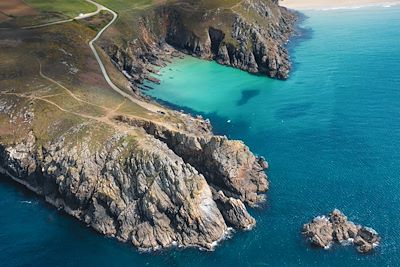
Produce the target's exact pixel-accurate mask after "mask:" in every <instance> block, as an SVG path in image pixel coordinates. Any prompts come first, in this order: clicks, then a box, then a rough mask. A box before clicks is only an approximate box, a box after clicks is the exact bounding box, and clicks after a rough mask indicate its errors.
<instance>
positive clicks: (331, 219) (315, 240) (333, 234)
mask: <svg viewBox="0 0 400 267" xmlns="http://www.w3.org/2000/svg"><path fill="white" fill-rule="evenodd" d="M302 233H303V235H304V236H306V237H307V238H308V239H309V240H310V242H311V244H313V245H315V246H317V247H321V248H325V249H326V248H329V247H330V246H331V244H332V243H339V244H346V243H349V242H350V243H352V244H354V245H355V246H356V247H357V250H358V251H359V252H360V253H367V252H370V251H372V250H373V249H374V248H375V247H377V246H378V245H379V242H380V239H381V238H380V236H379V234H378V233H377V232H376V231H375V230H374V229H372V228H370V227H364V226H361V225H356V224H354V223H353V222H351V221H349V220H348V219H347V217H346V216H345V215H344V214H343V213H342V212H341V211H340V210H338V209H335V210H333V211H332V212H331V213H330V214H329V215H328V216H318V217H315V218H314V219H313V220H312V221H311V222H310V223H307V224H305V225H304V226H303V231H302Z"/></svg>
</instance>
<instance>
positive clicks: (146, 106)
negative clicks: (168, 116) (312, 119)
mask: <svg viewBox="0 0 400 267" xmlns="http://www.w3.org/2000/svg"><path fill="white" fill-rule="evenodd" d="M86 1H87V2H89V3H93V4H97V3H96V2H94V1H92V0H86ZM97 5H99V4H97ZM102 7H103V8H104V10H107V11H108V12H110V13H111V14H112V15H113V19H112V20H111V21H110V22H109V23H108V24H107V25H106V26H104V28H103V29H101V30H100V31H99V32H98V33H97V35H96V36H95V37H94V38H93V39H92V40H91V41H90V42H89V46H90V49H92V52H93V54H94V56H95V58H96V60H97V63H98V64H99V66H100V69H101V72H102V73H103V76H104V79H105V80H106V82H107V83H108V85H109V86H110V87H111V89H113V90H114V91H115V92H117V93H118V94H120V95H121V96H123V97H125V98H127V99H129V100H130V101H132V102H133V103H135V104H137V105H139V106H141V107H142V108H144V109H147V110H149V111H152V112H154V113H158V112H160V111H163V112H166V111H165V110H164V109H162V108H161V107H157V106H155V105H152V104H150V103H146V102H144V101H141V100H139V99H137V98H135V97H134V96H132V95H130V94H128V93H126V92H124V91H123V90H121V89H120V88H118V86H116V85H115V84H114V83H113V82H112V80H111V78H110V76H109V75H108V73H107V70H106V68H105V66H104V64H103V62H102V60H101V58H100V56H99V54H98V53H97V50H96V48H95V46H94V43H95V42H96V41H97V40H98V39H99V38H100V37H101V35H102V34H103V33H104V32H105V31H106V30H107V29H108V28H109V27H110V26H111V25H112V24H113V23H114V22H115V20H116V19H117V18H118V15H117V13H116V12H114V11H113V10H111V9H109V8H106V7H105V6H102Z"/></svg>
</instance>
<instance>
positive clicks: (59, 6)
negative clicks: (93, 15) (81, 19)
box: [25, 0, 96, 18]
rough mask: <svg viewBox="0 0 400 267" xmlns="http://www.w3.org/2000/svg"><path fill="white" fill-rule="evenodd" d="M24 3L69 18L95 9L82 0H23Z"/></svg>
mask: <svg viewBox="0 0 400 267" xmlns="http://www.w3.org/2000/svg"><path fill="white" fill-rule="evenodd" d="M25 3H27V4H28V5H30V6H32V7H33V8H35V9H38V10H40V11H44V12H57V13H62V14H64V15H66V16H68V17H70V18H74V17H76V16H78V15H79V14H80V13H89V12H93V11H96V7H95V6H94V5H92V4H90V3H88V2H86V1H82V0H51V1H50V0H25Z"/></svg>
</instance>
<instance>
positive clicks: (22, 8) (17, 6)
mask: <svg viewBox="0 0 400 267" xmlns="http://www.w3.org/2000/svg"><path fill="white" fill-rule="evenodd" d="M0 11H1V12H3V13H4V14H7V15H12V16H30V15H36V14H37V12H36V11H35V10H34V9H33V8H32V7H30V6H28V5H27V4H25V3H24V1H22V0H2V1H0ZM0 19H1V17H0Z"/></svg>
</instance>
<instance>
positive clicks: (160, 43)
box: [103, 0, 296, 83]
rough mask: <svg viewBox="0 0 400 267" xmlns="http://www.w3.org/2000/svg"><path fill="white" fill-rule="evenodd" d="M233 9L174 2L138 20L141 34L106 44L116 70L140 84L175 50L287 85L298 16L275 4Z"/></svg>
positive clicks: (251, 0)
mask: <svg viewBox="0 0 400 267" xmlns="http://www.w3.org/2000/svg"><path fill="white" fill-rule="evenodd" d="M231 2H233V3H232V5H231V6H226V7H219V6H218V7H216V6H208V5H204V4H202V1H199V3H196V2H192V1H183V0H182V1H175V2H174V3H173V4H165V5H162V6H158V7H156V8H154V9H151V10H147V11H145V12H143V13H141V14H140V16H138V18H137V21H136V22H135V24H134V25H132V27H134V28H138V29H140V30H139V31H138V32H137V34H135V36H132V38H129V37H126V36H125V37H124V38H123V41H122V42H120V43H119V44H115V43H109V42H106V41H105V42H104V43H103V48H104V49H105V51H106V52H107V54H108V55H109V56H110V58H111V59H112V61H113V62H114V64H115V65H116V66H117V67H118V68H119V69H120V70H121V71H124V72H126V73H127V74H129V76H130V77H131V79H132V81H133V82H134V83H141V82H142V81H143V79H145V78H146V77H148V74H149V73H151V72H153V71H152V68H151V67H149V66H151V65H163V64H164V63H165V61H168V55H170V54H172V55H173V54H174V50H175V49H177V50H179V51H182V52H184V53H186V54H190V55H193V56H196V57H200V58H203V59H209V60H211V59H213V60H216V61H217V62H218V63H220V64H223V65H228V66H232V67H235V68H239V69H242V70H245V71H248V72H250V73H255V74H262V75H268V76H269V77H273V78H278V79H286V78H288V77H289V72H290V69H291V63H290V58H289V55H288V51H287V49H286V44H287V42H288V40H289V38H290V36H291V35H292V34H293V29H294V23H295V21H296V15H295V14H293V13H291V12H290V11H288V10H287V9H286V8H283V7H280V6H278V3H277V1H270V0H244V1H231Z"/></svg>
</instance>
